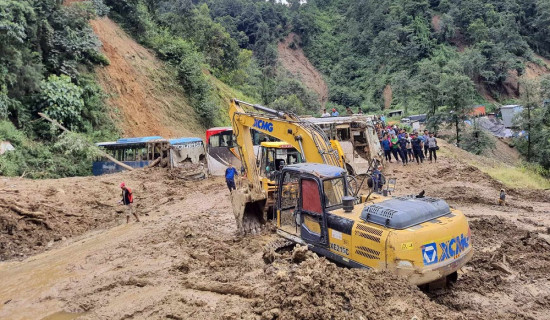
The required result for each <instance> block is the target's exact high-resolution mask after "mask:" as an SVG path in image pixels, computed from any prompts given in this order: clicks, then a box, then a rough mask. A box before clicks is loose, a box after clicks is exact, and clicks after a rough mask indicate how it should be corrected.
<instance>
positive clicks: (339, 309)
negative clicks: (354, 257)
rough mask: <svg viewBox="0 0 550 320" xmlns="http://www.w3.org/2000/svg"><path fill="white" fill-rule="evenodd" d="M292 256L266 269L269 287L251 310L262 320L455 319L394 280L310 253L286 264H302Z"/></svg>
mask: <svg viewBox="0 0 550 320" xmlns="http://www.w3.org/2000/svg"><path fill="white" fill-rule="evenodd" d="M297 248H298V250H300V249H299V248H300V247H297ZM296 250H297V249H295V251H296ZM296 256H297V254H296V252H294V253H293V254H292V257H290V258H289V257H288V256H286V257H285V256H283V257H282V258H281V259H282V260H279V259H278V260H276V261H275V262H274V263H273V264H271V265H268V267H267V268H266V271H265V273H266V276H267V277H268V279H269V285H268V286H267V288H266V290H265V292H264V293H263V299H261V300H258V301H257V302H256V303H255V304H253V308H254V312H255V313H256V314H258V315H261V317H262V319H365V320H366V319H413V318H414V317H415V316H416V318H418V319H434V318H438V317H439V318H442V317H444V318H445V319H453V318H455V316H454V315H453V314H452V312H451V313H450V312H449V310H448V309H447V308H445V307H444V306H440V305H437V304H435V303H433V302H431V301H430V299H429V298H428V297H427V296H426V295H425V294H424V293H422V292H421V291H420V290H419V289H418V287H416V286H414V285H411V284H409V283H408V282H407V281H406V280H405V279H403V278H401V277H398V276H396V275H392V274H390V273H387V272H376V271H368V270H364V269H347V268H342V267H338V266H337V265H335V264H334V263H331V262H329V261H328V260H327V259H325V258H319V257H317V256H316V255H315V254H313V253H309V254H308V255H307V257H305V261H303V262H302V263H299V264H294V263H288V262H287V261H285V260H295V261H300V260H302V259H304V258H303V254H299V255H298V256H302V257H301V258H298V259H296Z"/></svg>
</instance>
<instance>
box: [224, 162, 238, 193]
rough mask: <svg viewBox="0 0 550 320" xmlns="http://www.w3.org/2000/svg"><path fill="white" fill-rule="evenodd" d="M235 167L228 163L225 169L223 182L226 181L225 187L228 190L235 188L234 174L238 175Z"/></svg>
mask: <svg viewBox="0 0 550 320" xmlns="http://www.w3.org/2000/svg"><path fill="white" fill-rule="evenodd" d="M238 174H239V173H238V172H237V169H235V167H233V165H232V164H229V166H228V167H227V169H225V183H227V187H228V188H229V192H231V190H236V189H237V188H236V187H235V175H238Z"/></svg>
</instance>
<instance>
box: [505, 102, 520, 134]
mask: <svg viewBox="0 0 550 320" xmlns="http://www.w3.org/2000/svg"><path fill="white" fill-rule="evenodd" d="M521 111H523V107H522V106H520V105H517V104H512V105H507V106H502V107H500V113H501V114H502V122H503V123H504V127H506V128H512V127H514V118H515V116H516V115H517V114H519V113H521Z"/></svg>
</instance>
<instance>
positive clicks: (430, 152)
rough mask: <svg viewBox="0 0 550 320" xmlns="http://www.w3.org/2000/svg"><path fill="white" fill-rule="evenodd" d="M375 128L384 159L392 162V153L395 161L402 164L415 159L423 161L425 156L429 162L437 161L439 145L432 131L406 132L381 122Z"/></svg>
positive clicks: (417, 161) (418, 161)
mask: <svg viewBox="0 0 550 320" xmlns="http://www.w3.org/2000/svg"><path fill="white" fill-rule="evenodd" d="M377 130H378V136H379V138H380V144H381V145H382V149H383V150H384V157H385V159H386V161H388V162H390V163H391V162H393V161H392V155H393V157H394V159H395V161H397V162H400V161H401V162H402V163H403V165H404V166H405V165H407V164H409V162H414V160H415V159H416V163H418V164H420V163H423V162H424V159H426V158H428V159H429V160H430V162H432V161H435V162H437V150H439V147H438V145H437V139H436V137H434V133H433V132H429V131H428V130H424V133H423V134H419V133H418V132H416V131H413V132H412V133H408V132H406V131H405V129H400V128H398V127H397V126H395V125H394V126H387V127H384V126H383V125H381V124H378V125H377Z"/></svg>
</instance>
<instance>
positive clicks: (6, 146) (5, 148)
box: [0, 141, 15, 155]
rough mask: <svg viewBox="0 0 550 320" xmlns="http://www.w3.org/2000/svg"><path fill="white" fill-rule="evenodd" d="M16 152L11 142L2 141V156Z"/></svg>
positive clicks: (0, 145) (0, 146) (0, 151)
mask: <svg viewBox="0 0 550 320" xmlns="http://www.w3.org/2000/svg"><path fill="white" fill-rule="evenodd" d="M12 150H15V148H14V147H13V146H12V145H11V143H10V142H9V141H0V155H1V154H4V153H6V152H8V151H12Z"/></svg>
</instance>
